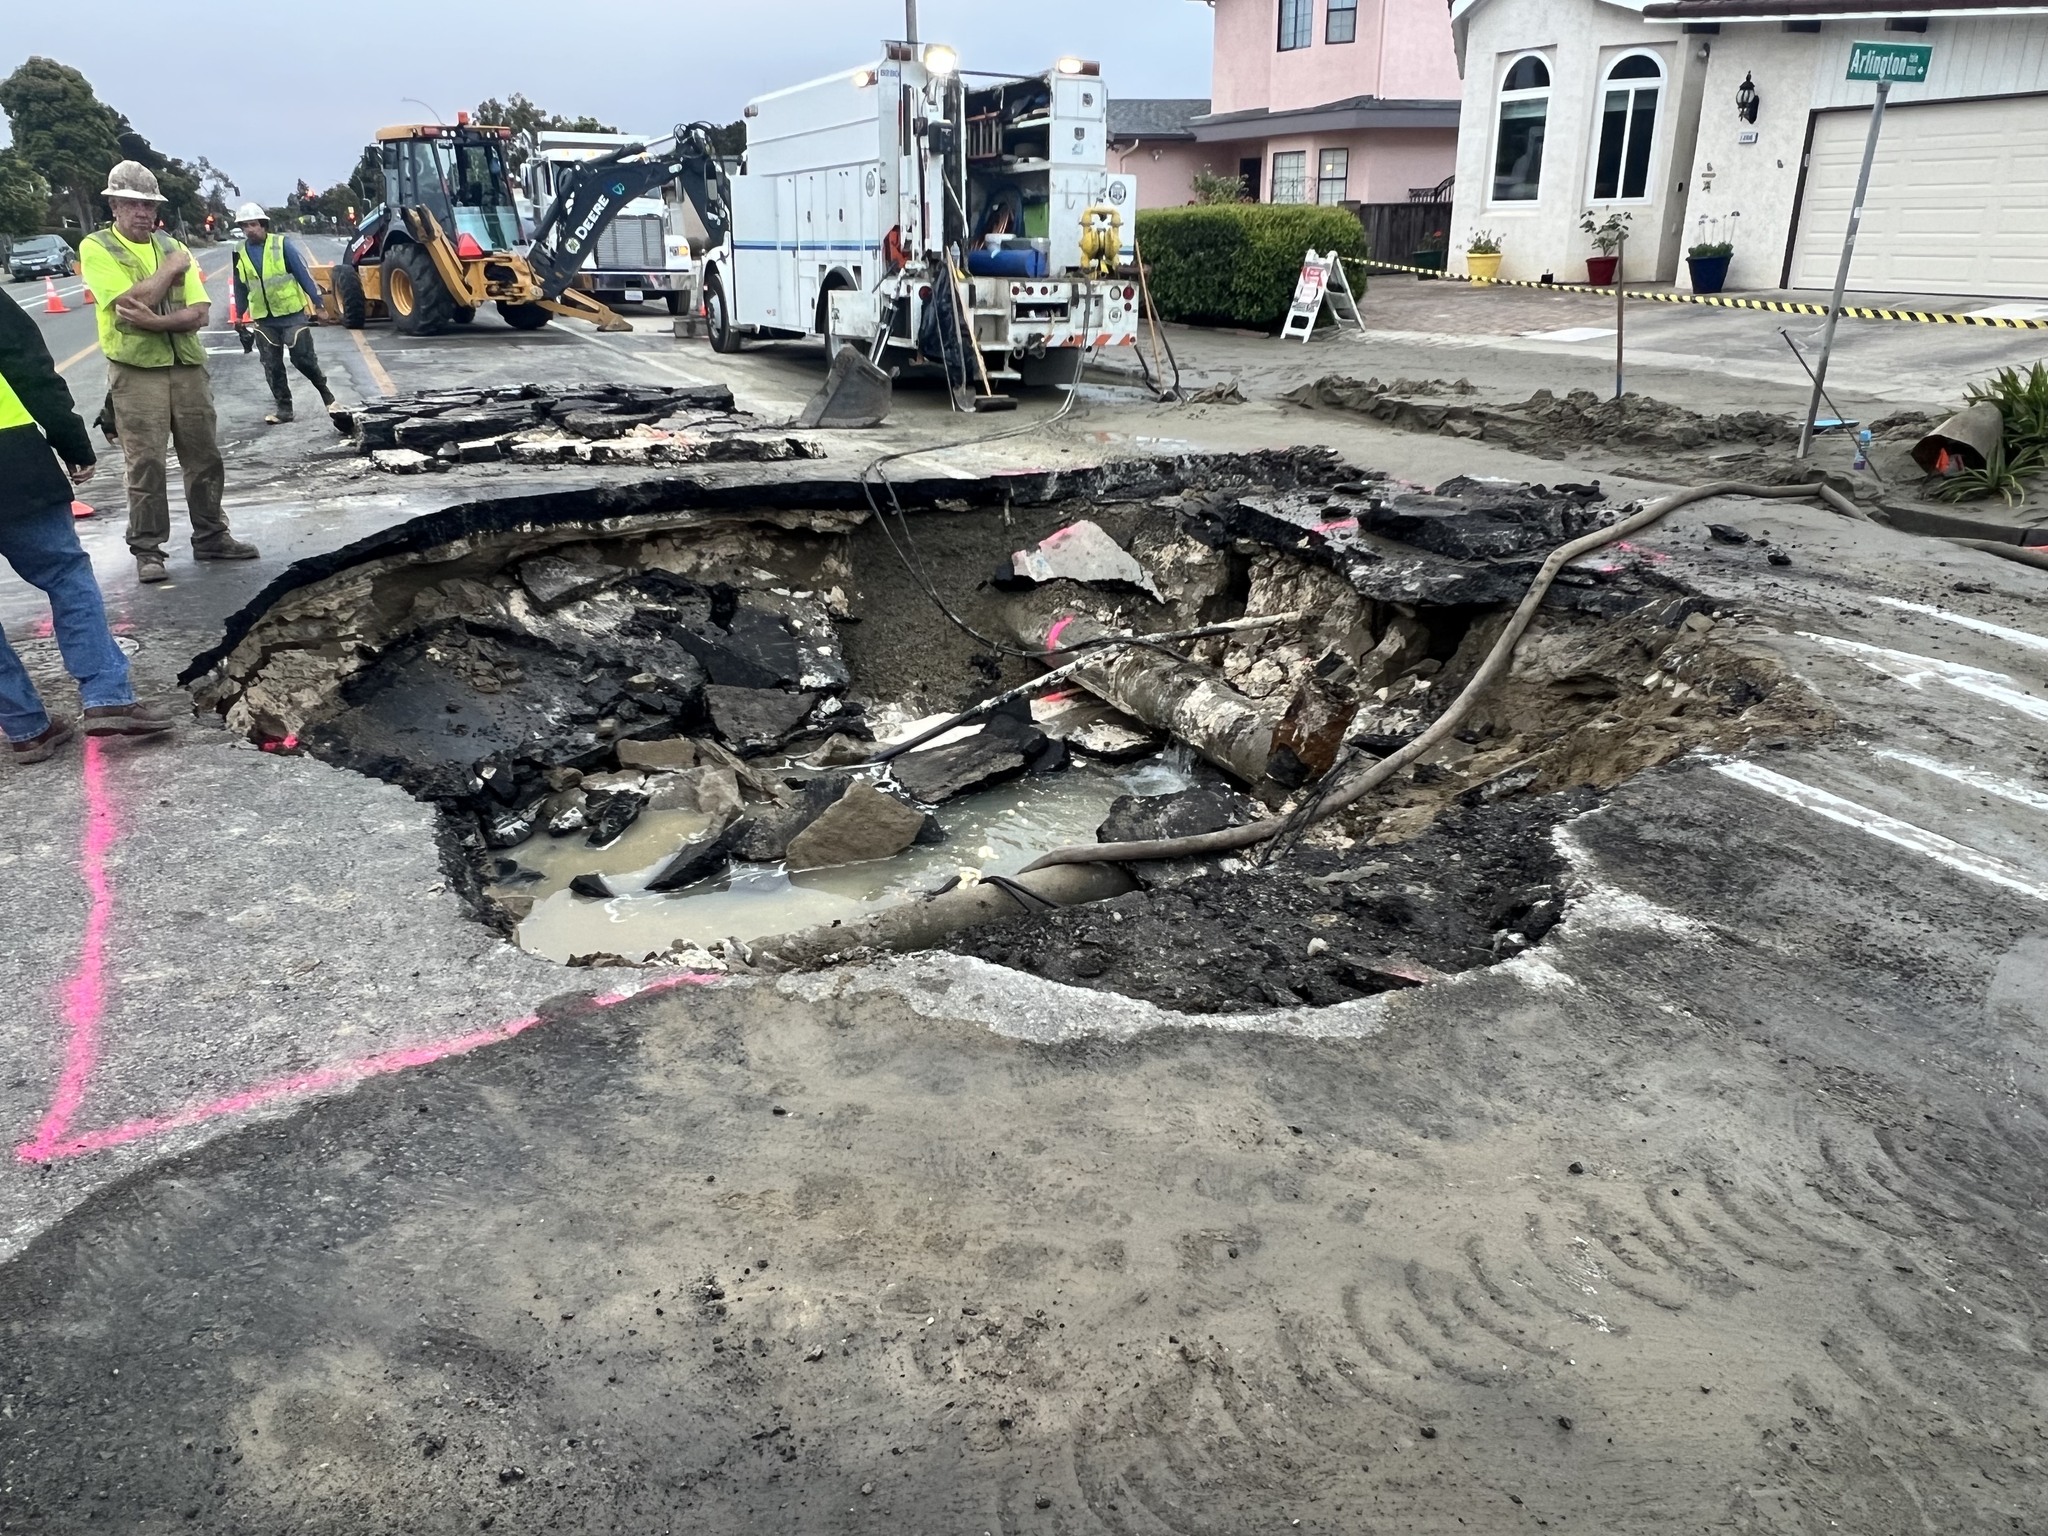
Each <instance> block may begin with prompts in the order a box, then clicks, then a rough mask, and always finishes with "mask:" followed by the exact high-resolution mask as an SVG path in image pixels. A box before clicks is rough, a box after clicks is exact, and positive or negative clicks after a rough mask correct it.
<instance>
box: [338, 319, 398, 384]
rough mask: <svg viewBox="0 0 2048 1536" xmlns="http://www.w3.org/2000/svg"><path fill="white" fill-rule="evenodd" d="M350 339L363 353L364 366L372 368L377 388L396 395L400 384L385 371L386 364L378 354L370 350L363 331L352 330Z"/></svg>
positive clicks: (371, 375)
mask: <svg viewBox="0 0 2048 1536" xmlns="http://www.w3.org/2000/svg"><path fill="white" fill-rule="evenodd" d="M348 339H349V340H350V341H353V342H354V343H355V344H356V350H357V351H358V352H360V353H362V354H363V366H364V367H365V368H368V369H369V370H370V377H371V378H372V379H373V380H375V381H376V385H377V388H378V389H379V390H381V391H382V392H383V393H384V394H387V395H396V394H397V393H398V386H397V385H396V384H394V383H393V382H392V380H391V375H390V374H388V373H386V372H385V371H384V365H383V364H382V363H380V362H378V361H377V354H376V353H374V352H372V351H371V350H370V343H369V342H368V340H366V339H365V338H364V336H363V333H362V332H361V331H350V332H349V333H348Z"/></svg>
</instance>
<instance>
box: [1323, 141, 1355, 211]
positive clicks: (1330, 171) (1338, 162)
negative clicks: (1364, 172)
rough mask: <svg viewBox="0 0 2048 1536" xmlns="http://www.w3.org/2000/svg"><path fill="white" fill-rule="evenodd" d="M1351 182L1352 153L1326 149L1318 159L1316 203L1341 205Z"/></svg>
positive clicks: (1344, 150) (1346, 150) (1343, 150)
mask: <svg viewBox="0 0 2048 1536" xmlns="http://www.w3.org/2000/svg"><path fill="white" fill-rule="evenodd" d="M1350 182H1351V151H1350V150H1348V149H1326V150H1323V151H1322V152H1321V153H1320V154H1319V155H1317V157H1316V201H1317V202H1319V203H1341V202H1343V201H1344V193H1345V189H1346V187H1348V186H1349V185H1350Z"/></svg>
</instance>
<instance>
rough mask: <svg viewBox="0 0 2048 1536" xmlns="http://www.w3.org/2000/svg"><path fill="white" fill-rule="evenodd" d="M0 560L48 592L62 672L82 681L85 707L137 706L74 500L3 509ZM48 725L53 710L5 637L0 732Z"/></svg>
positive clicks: (13, 736)
mask: <svg viewBox="0 0 2048 1536" xmlns="http://www.w3.org/2000/svg"><path fill="white" fill-rule="evenodd" d="M0 558H4V559H5V560H6V561H7V563H8V564H9V565H11V566H13V567H14V573H15V575H17V576H19V577H20V578H21V579H22V580H23V581H25V582H27V583H28V584H29V585H30V586H32V587H39V588H41V589H42V591H43V592H44V593H46V594H47V595H48V597H49V599H50V617H51V620H52V624H53V627H54V628H55V630H56V632H57V650H58V652H59V653H60V654H61V655H62V656H63V658H64V670H65V671H67V672H69V673H70V674H71V675H72V676H73V677H74V678H76V679H77V680H78V693H79V697H80V699H81V700H82V701H83V702H84V705H85V707H86V708H87V709H97V708H99V707H100V706H101V705H103V704H133V703H134V702H135V693H134V690H133V689H132V688H130V686H129V683H128V658H127V657H126V656H125V655H123V654H122V652H121V647H120V646H119V645H117V644H116V643H115V641H114V632H113V631H112V630H111V629H109V628H108V627H107V610H106V605H105V604H103V603H102V602H101V601H100V587H99V583H98V582H97V581H95V580H94V579H93V574H92V561H91V560H90V559H89V558H88V557H87V556H86V553H85V550H84V548H83V547H82V546H81V545H80V544H79V542H78V530H77V529H76V528H75V527H73V526H72V519H71V507H70V504H69V503H67V502H61V501H60V502H58V503H57V504H56V505H55V506H51V507H44V508H43V509H41V510H40V511H37V512H24V513H20V514H11V513H10V514H5V515H0ZM49 726H50V715H49V711H47V710H46V709H44V708H43V701H42V699H41V698H40V697H38V696H37V694H36V685H35V684H34V683H32V682H30V681H29V676H28V669H27V668H25V667H23V666H22V664H21V658H20V657H19V656H17V655H15V654H14V647H13V646H11V645H9V644H8V643H7V638H6V636H5V635H0V731H5V732H6V733H7V737H8V739H9V740H10V741H26V740H28V739H29V737H31V736H40V735H41V734H42V733H43V732H44V731H46V730H48V729H49Z"/></svg>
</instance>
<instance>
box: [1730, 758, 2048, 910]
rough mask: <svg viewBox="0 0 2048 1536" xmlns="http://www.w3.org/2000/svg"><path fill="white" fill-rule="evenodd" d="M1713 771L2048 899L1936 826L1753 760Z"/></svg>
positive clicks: (2015, 872) (2044, 888) (2013, 871)
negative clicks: (1904, 818) (1918, 823)
mask: <svg viewBox="0 0 2048 1536" xmlns="http://www.w3.org/2000/svg"><path fill="white" fill-rule="evenodd" d="M1714 772H1716V773H1721V774H1726V775H1727V776H1728V777H1729V778H1731V779H1734V780H1735V781H1736V782H1737V783H1739V784H1747V785H1748V786H1749V787H1750V788H1751V789H1757V790H1761V791H1763V792H1764V793H1765V794H1767V795H1775V796H1777V797H1778V798H1779V799H1780V800H1784V801H1786V802H1788V803H1789V804H1792V805H1796V806H1798V807H1799V808H1800V809H1801V810H1803V811H1811V812H1813V814H1814V815H1816V816H1823V817H1826V818H1827V819H1828V820H1829V821H1833V822H1839V823H1840V824H1841V825H1843V826H1845V827H1854V828H1855V829H1856V830H1857V831H1858V832H1865V833H1868V834H1869V835H1870V836H1872V837H1875V838H1881V839H1883V840H1884V841H1885V842H1887V843H1891V844H1893V845H1895V846H1897V847H1900V848H1904V849H1906V850H1907V851H1908V852H1911V853H1917V854H1919V855H1920V856H1921V857H1922V858H1926V859H1932V860H1934V862H1935V863H1937V864H1946V865H1947V866H1948V867H1949V868H1950V869H1954V870H1960V871H1961V872H1962V873H1963V874H1966V875H1974V876H1976V877H1977V878H1978V879H1979V880H1983V881H1987V882H1988V883H1990V884H1992V885H1999V886H2003V887H2005V888H2006V889H2007V890H2009V891H2018V892H2019V893H2020V894H2021V895H2022V896H2031V897H2033V898H2034V899H2035V900H2036V901H2043V902H2048V885H2037V884H2036V883H2035V882H2034V881H2032V880H2030V879H2029V878H2028V877H2027V873H2026V871H2024V870H2022V869H2019V868H2017V867H2016V866H2014V865H2011V864H2008V863H2006V862H2005V860H2003V859H1999V858H1993V857H1992V856H1991V855H1990V854H1988V853H1979V852H1978V851H1977V850H1976V849H1975V848H1971V847H1969V846H1967V845H1966V844H1963V843H1958V842H1955V841H1954V840H1952V839H1950V838H1946V837H1943V836H1942V835H1941V834H1940V833H1939V832H1930V831H1928V830H1927V829H1926V828H1925V827H1916V826H1914V825H1913V823H1911V822H1910V821H1901V820H1899V819H1898V817H1896V816H1887V815H1886V814H1885V813H1884V812H1883V811H1879V810H1873V809H1872V808H1871V807H1869V806H1867V805H1859V804H1858V803H1857V802H1856V801H1854V800H1848V799H1844V798H1843V797H1842V796H1840V795H1837V794H1831V793H1829V792H1828V791H1827V790H1825V789H1819V788H1816V787H1815V786H1814V785H1811V784H1804V783H1801V782H1800V781H1799V780H1798V779H1789V778H1787V777H1786V776H1785V775H1784V774H1782V773H1777V772H1774V771H1773V770H1771V769H1769V768H1764V767H1761V766H1759V765H1758V764H1756V763H1716V764H1714Z"/></svg>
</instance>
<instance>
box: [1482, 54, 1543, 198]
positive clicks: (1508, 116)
mask: <svg viewBox="0 0 2048 1536" xmlns="http://www.w3.org/2000/svg"><path fill="white" fill-rule="evenodd" d="M1549 120H1550V66H1549V65H1548V64H1546V63H1544V62H1543V59H1542V57H1541V56H1540V55H1538V54H1533V53H1525V54H1523V55H1522V56H1521V57H1520V58H1519V59H1516V60H1515V61H1514V62H1513V63H1512V64H1510V65H1508V69H1507V73H1506V74H1505V75H1503V76H1502V77H1501V83H1500V126H1499V131H1498V132H1497V133H1496V134H1495V135H1494V141H1493V201H1495V202H1496V203H1527V202H1534V201H1535V199H1536V191H1537V188H1538V186H1539V185H1540V184H1541V183H1542V180H1543V132H1544V127H1545V125H1546V124H1547V123H1548V122H1549Z"/></svg>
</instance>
